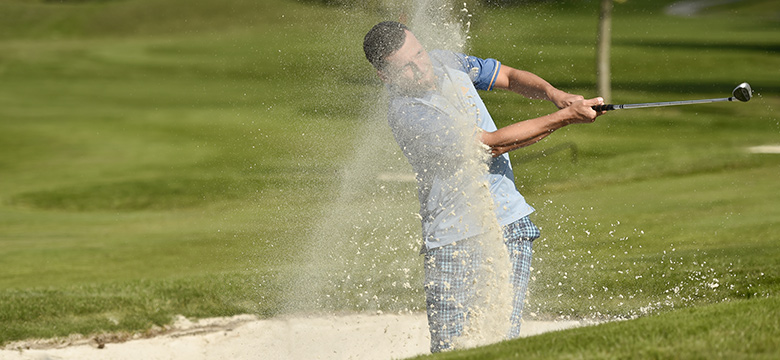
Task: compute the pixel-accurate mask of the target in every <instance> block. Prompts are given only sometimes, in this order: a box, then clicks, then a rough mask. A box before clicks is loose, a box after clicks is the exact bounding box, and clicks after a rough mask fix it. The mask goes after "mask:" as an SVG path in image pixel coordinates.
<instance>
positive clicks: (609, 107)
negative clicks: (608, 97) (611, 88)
mask: <svg viewBox="0 0 780 360" xmlns="http://www.w3.org/2000/svg"><path fill="white" fill-rule="evenodd" d="M591 107H592V108H593V110H596V111H609V110H615V109H616V107H615V105H612V104H604V105H593V106H591Z"/></svg>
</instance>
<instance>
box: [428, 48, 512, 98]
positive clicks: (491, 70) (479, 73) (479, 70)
mask: <svg viewBox="0 0 780 360" xmlns="http://www.w3.org/2000/svg"><path fill="white" fill-rule="evenodd" d="M431 56H432V57H433V58H435V59H437V60H438V61H440V62H441V64H443V65H446V66H449V67H451V68H453V69H456V70H459V71H463V72H465V73H466V74H468V75H469V78H470V79H471V82H472V83H473V84H474V87H475V88H477V89H478V90H493V86H494V85H495V84H496V79H497V78H498V71H499V70H501V62H499V61H498V60H496V59H491V58H488V59H482V58H478V57H476V56H471V55H466V54H461V53H456V52H449V51H443V50H433V51H431Z"/></svg>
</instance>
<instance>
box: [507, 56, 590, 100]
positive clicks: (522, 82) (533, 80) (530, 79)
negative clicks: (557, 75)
mask: <svg viewBox="0 0 780 360" xmlns="http://www.w3.org/2000/svg"><path fill="white" fill-rule="evenodd" d="M493 87H494V88H496V89H504V90H509V91H512V92H515V93H517V94H520V95H522V96H525V97H526V98H529V99H536V100H548V101H551V102H552V103H553V104H555V106H557V107H558V108H559V109H563V108H565V107H567V106H569V105H571V104H572V103H574V102H575V101H578V100H583V97H582V96H580V95H574V94H569V93H567V92H565V91H561V90H558V89H557V88H555V87H554V86H552V85H550V83H548V82H547V81H546V80H544V79H542V78H541V77H539V76H538V75H536V74H534V73H531V72H528V71H525V70H518V69H515V68H512V67H510V66H506V65H501V70H499V72H498V77H497V78H496V83H495V84H494V86H493Z"/></svg>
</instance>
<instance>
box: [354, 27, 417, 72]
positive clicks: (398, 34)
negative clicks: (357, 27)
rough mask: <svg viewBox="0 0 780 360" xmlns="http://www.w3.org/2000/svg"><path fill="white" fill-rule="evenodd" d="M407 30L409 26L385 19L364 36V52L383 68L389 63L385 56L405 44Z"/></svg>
mask: <svg viewBox="0 0 780 360" xmlns="http://www.w3.org/2000/svg"><path fill="white" fill-rule="evenodd" d="M405 30H409V28H408V27H406V25H404V24H401V23H399V22H396V21H383V22H381V23H379V24H376V25H374V27H373V28H371V30H370V31H369V32H368V33H367V34H366V37H365V38H363V52H365V53H366V59H368V62H370V63H371V65H374V67H375V68H376V69H377V70H383V69H384V68H385V66H386V65H387V62H386V60H385V58H387V57H388V56H389V55H390V54H392V53H394V52H396V51H398V49H400V48H401V46H403V45H404V42H405V41H406V32H405Z"/></svg>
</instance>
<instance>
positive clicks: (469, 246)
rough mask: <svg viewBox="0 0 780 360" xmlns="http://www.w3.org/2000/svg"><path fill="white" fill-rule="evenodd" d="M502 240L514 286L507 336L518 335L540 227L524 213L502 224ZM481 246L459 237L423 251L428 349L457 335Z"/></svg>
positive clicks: (445, 344)
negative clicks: (533, 246) (458, 239)
mask: <svg viewBox="0 0 780 360" xmlns="http://www.w3.org/2000/svg"><path fill="white" fill-rule="evenodd" d="M503 233H504V240H505V244H506V246H507V251H509V255H510V260H511V262H512V270H513V271H512V274H511V277H510V280H511V282H512V284H513V287H514V292H515V294H514V299H513V301H514V302H513V304H514V306H513V310H512V327H511V329H510V330H509V332H508V333H507V337H508V338H514V337H517V336H518V335H519V332H520V321H521V319H522V312H523V303H524V301H525V294H526V292H527V290H528V279H529V275H530V267H531V256H532V254H531V244H532V242H533V240H534V239H536V238H538V237H539V235H540V232H539V228H537V227H536V225H534V224H533V223H532V222H531V220H530V219H529V218H528V217H524V218H522V219H520V220H518V221H515V222H514V223H511V224H509V225H507V226H505V227H504V228H503ZM481 259H482V249H481V248H480V247H479V246H478V245H477V242H476V241H468V240H466V241H461V242H458V243H455V244H450V245H446V246H442V247H438V248H433V249H428V250H427V252H426V254H425V297H426V305H427V312H428V326H429V328H430V333H431V352H434V353H435V352H440V351H442V350H446V349H449V348H450V347H451V346H452V341H453V340H454V339H455V338H456V337H458V336H460V334H461V333H462V331H463V326H464V324H465V322H466V313H467V312H468V309H469V308H470V307H471V305H472V302H473V299H474V290H475V289H474V288H473V287H471V286H469V284H470V283H472V282H473V281H474V279H475V278H476V276H477V272H476V270H477V269H478V267H479V263H480V261H481Z"/></svg>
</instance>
